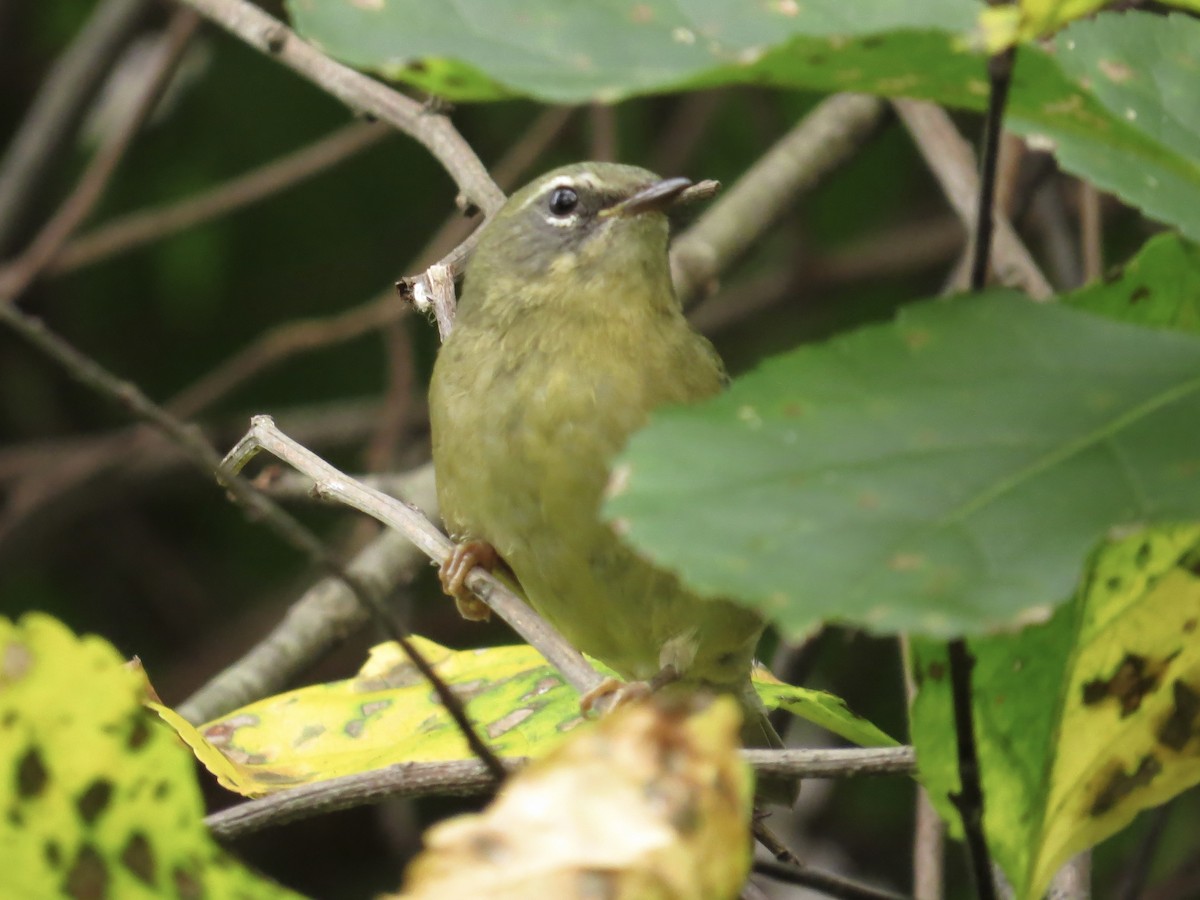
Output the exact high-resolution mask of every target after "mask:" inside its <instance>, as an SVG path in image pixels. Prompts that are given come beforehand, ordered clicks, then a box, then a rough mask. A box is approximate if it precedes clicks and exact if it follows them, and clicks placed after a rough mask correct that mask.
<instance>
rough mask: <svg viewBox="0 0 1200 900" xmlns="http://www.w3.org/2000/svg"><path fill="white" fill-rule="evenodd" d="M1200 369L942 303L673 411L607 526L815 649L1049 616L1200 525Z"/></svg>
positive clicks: (1115, 329)
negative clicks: (817, 627) (1163, 539)
mask: <svg viewBox="0 0 1200 900" xmlns="http://www.w3.org/2000/svg"><path fill="white" fill-rule="evenodd" d="M1159 287H1160V295H1166V294H1168V293H1169V292H1170V285H1169V284H1163V285H1160V286H1159ZM1197 373H1200V340H1197V339H1196V338H1194V337H1192V336H1190V335H1183V334H1177V333H1172V332H1166V331H1160V330H1151V329H1146V328H1140V327H1134V326H1131V325H1127V324H1123V323H1118V322H1113V321H1111V320H1106V319H1103V318H1100V317H1097V316H1093V315H1089V314H1086V313H1082V312H1079V311H1076V310H1072V309H1069V308H1065V307H1062V306H1054V305H1040V304H1034V303H1031V302H1029V301H1027V300H1025V299H1023V298H1019V297H1016V296H1013V295H1009V294H1003V293H991V294H985V295H980V296H978V297H972V298H962V299H957V300H953V301H949V302H945V301H940V302H929V303H922V304H918V305H914V306H911V307H908V308H907V309H905V310H904V311H902V313H901V314H900V316H899V317H898V318H897V320H896V322H894V323H891V324H885V325H875V326H870V327H867V328H862V329H860V330H858V331H856V332H853V333H850V334H847V335H844V336H841V337H838V338H835V339H834V340H832V341H830V342H828V343H827V344H824V345H819V346H810V347H803V348H801V349H799V350H796V351H793V352H791V353H789V354H786V355H783V356H780V357H777V358H775V359H772V360H769V361H768V362H766V363H765V364H764V365H762V366H761V367H760V368H759V369H757V370H756V371H754V372H751V373H750V374H748V375H746V376H744V377H742V378H739V379H737V380H736V381H735V382H734V384H733V386H732V387H731V389H730V390H729V391H728V392H726V393H725V394H723V395H721V396H719V397H716V398H713V399H712V400H711V401H708V402H706V403H703V404H699V405H696V406H691V407H686V408H675V409H670V410H665V411H663V412H661V413H660V414H658V415H656V416H655V417H654V419H653V421H652V422H651V425H650V426H649V427H648V428H647V429H645V430H644V431H642V432H640V433H638V434H636V435H635V436H634V438H633V439H632V441H631V442H630V444H629V447H628V449H627V451H626V453H625V454H624V457H623V460H622V463H621V464H622V465H623V466H624V467H625V468H626V469H627V470H628V471H627V472H626V473H625V474H626V475H627V476H628V477H627V478H623V479H622V481H623V483H624V484H625V485H626V487H625V490H624V492H623V493H620V494H619V495H617V496H615V497H614V498H612V499H611V500H610V502H609V505H608V507H607V514H608V515H610V516H611V517H615V518H618V519H620V520H621V525H622V527H623V528H624V529H625V532H624V533H626V534H627V536H628V538H629V540H631V541H632V543H634V544H635V545H636V546H637V547H638V548H639V549H640V550H642V551H643V552H645V553H646V554H647V555H648V556H650V557H651V558H652V559H654V560H656V561H657V562H658V563H660V564H662V565H664V566H666V567H668V568H670V569H673V570H677V571H679V572H680V574H681V576H682V578H683V579H684V581H685V582H686V583H688V584H689V585H690V586H691V587H693V588H694V589H696V590H697V591H700V592H701V593H705V594H709V595H714V596H728V597H736V598H738V599H740V600H743V601H745V602H746V603H747V604H748V605H751V606H754V607H757V608H758V609H760V610H761V611H762V612H763V613H765V614H766V615H768V616H769V617H771V618H772V619H773V620H775V621H776V622H777V623H778V624H779V625H780V626H782V627H783V628H784V629H785V630H786V631H787V632H789V633H791V634H794V635H800V634H803V633H805V632H806V631H807V630H808V629H809V628H811V627H812V626H813V625H814V624H815V623H817V622H819V621H822V620H826V619H836V620H841V621H847V622H851V623H854V624H857V625H860V626H862V627H865V628H867V629H869V630H872V631H877V632H889V631H914V632H918V633H925V634H930V635H936V636H942V637H948V636H952V635H958V634H962V633H979V632H983V631H987V630H989V629H993V628H997V627H1006V626H1012V625H1016V624H1019V623H1023V622H1029V621H1040V620H1044V619H1046V618H1048V616H1049V611H1050V609H1051V608H1052V606H1054V605H1055V604H1057V603H1060V602H1062V601H1063V600H1065V599H1066V598H1067V597H1068V596H1070V594H1071V592H1072V590H1073V589H1074V586H1075V584H1076V582H1077V579H1078V576H1079V570H1080V561H1081V560H1082V559H1083V558H1084V557H1085V556H1086V554H1087V553H1088V552H1089V550H1090V549H1091V548H1092V547H1093V546H1094V545H1095V544H1096V542H1097V541H1098V540H1099V539H1100V538H1101V537H1102V536H1103V535H1104V533H1105V532H1106V530H1107V529H1109V528H1110V527H1112V526H1116V525H1123V524H1129V523H1151V522H1155V521H1171V520H1183V519H1188V518H1197V517H1200V447H1198V446H1197V444H1196V441H1195V423H1196V422H1197V421H1200V375H1198V374H1197Z"/></svg>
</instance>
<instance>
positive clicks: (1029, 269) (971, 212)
mask: <svg viewBox="0 0 1200 900" xmlns="http://www.w3.org/2000/svg"><path fill="white" fill-rule="evenodd" d="M892 106H894V107H895V109H896V112H897V113H898V114H899V116H900V119H901V121H903V122H904V126H905V127H906V128H907V129H908V131H909V133H910V134H911V135H912V137H913V140H914V141H915V142H916V144H917V149H919V150H920V151H921V155H922V156H923V157H924V158H925V162H926V164H927V165H928V166H929V168H930V169H931V170H932V172H933V174H934V175H935V176H936V177H937V179H938V183H939V184H941V186H942V192H943V193H944V194H945V195H946V199H947V200H949V201H950V205H951V207H953V208H954V211H955V212H956V213H958V215H959V218H961V219H962V220H963V222H964V223H965V224H967V225H968V226H969V227H970V228H971V233H972V234H973V233H974V230H975V228H976V227H978V226H977V222H976V220H977V219H978V218H979V217H978V214H977V209H978V203H979V200H978V195H979V187H980V185H979V176H978V175H977V174H976V172H975V155H974V153H972V152H971V148H970V145H968V144H967V142H966V141H964V140H963V138H962V136H961V135H960V134H959V133H958V129H957V128H955V127H954V123H953V122H952V121H950V117H949V116H948V115H946V112H945V111H944V110H943V109H941V108H940V107H938V106H935V105H934V104H932V103H927V102H925V101H923V100H893V101H892ZM983 221H984V222H985V224H986V226H987V231H988V235H985V236H990V232H991V227H992V223H993V222H995V227H996V246H995V255H996V260H995V267H996V273H997V276H998V277H999V279H1000V281H1001V282H1002V283H1003V284H1012V285H1016V286H1018V287H1020V288H1021V289H1022V290H1024V291H1025V292H1026V293H1027V294H1029V296H1030V297H1033V298H1034V299H1035V300H1048V299H1049V298H1050V297H1051V296H1053V294H1054V289H1053V288H1052V287H1051V286H1050V283H1049V282H1048V281H1047V280H1046V276H1045V275H1043V274H1042V273H1041V271H1040V270H1039V269H1038V267H1037V264H1036V263H1035V262H1034V261H1033V257H1032V256H1030V254H1029V251H1028V250H1027V249H1026V248H1025V245H1024V244H1022V243H1021V239H1020V238H1019V237H1018V236H1017V233H1016V231H1014V230H1013V227H1012V224H1011V223H1010V222H1009V221H1008V219H1006V218H1004V217H1003V216H1001V215H1000V214H999V213H996V212H995V211H993V216H992V217H990V218H987V219H984V220H983Z"/></svg>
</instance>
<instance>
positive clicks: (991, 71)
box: [947, 48, 1016, 900]
mask: <svg viewBox="0 0 1200 900" xmlns="http://www.w3.org/2000/svg"><path fill="white" fill-rule="evenodd" d="M1015 55H1016V50H1015V49H1014V48H1009V49H1007V50H1004V51H1002V52H1000V53H998V54H995V55H993V56H991V57H990V58H989V59H988V80H989V82H990V90H989V92H988V110H987V118H986V119H985V121H984V128H983V148H982V149H981V151H980V159H981V163H980V167H981V175H980V177H979V195H978V197H977V198H976V201H975V208H976V210H977V212H978V218H977V221H976V224H975V233H974V240H973V241H972V246H971V260H972V262H971V290H972V292H974V293H978V292H980V291H982V290H983V289H984V287H985V286H986V284H987V277H988V272H989V271H990V268H991V265H990V259H991V250H992V224H993V222H994V221H995V201H996V196H995V194H996V160H997V157H998V156H999V154H1000V134H1001V132H1002V130H1003V127H1004V108H1005V104H1006V102H1007V100H1008V88H1009V85H1010V83H1011V81H1012V70H1013V62H1014V60H1015ZM947 649H948V651H949V661H950V696H951V703H952V704H953V708H954V736H955V741H956V743H957V749H958V782H959V786H958V791H957V792H956V793H953V794H951V795H950V800H951V802H952V803H953V804H954V806H955V807H956V808H957V810H958V815H959V818H960V819H962V826H963V836H964V838H965V840H966V843H967V851H968V854H969V858H970V863H971V872H972V875H973V877H974V881H975V892H976V896H978V897H979V900H994V898H995V896H996V882H995V880H994V878H993V875H992V858H991V854H990V853H989V851H988V843H987V834H986V832H985V831H984V824H983V822H984V796H983V783H982V776H981V773H980V771H979V748H978V744H977V742H976V736H975V709H974V705H973V700H972V692H971V672H972V670H973V669H974V668H975V657H974V656H972V655H971V651H970V649H969V648H968V646H967V642H966V640H965V639H964V638H957V639H956V640H953V641H950V643H949V645H948V648H947Z"/></svg>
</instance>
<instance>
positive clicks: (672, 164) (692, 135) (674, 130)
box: [650, 90, 729, 177]
mask: <svg viewBox="0 0 1200 900" xmlns="http://www.w3.org/2000/svg"><path fill="white" fill-rule="evenodd" d="M728 96H729V95H728V93H727V92H726V91H721V90H715V91H701V92H699V93H694V94H683V95H682V96H680V97H678V98H676V103H675V110H674V112H672V114H671V115H670V117H668V119H667V120H666V122H665V123H663V126H662V129H661V130H660V131H659V135H658V140H657V142H656V145H655V148H654V152H653V153H652V154H651V156H650V168H652V169H653V170H654V171H655V172H658V173H659V174H661V175H665V176H667V177H671V176H673V175H682V174H683V173H684V167H685V166H686V165H687V164H688V162H689V161H690V160H691V158H692V154H694V153H695V152H696V148H697V147H698V146H700V141H701V140H702V139H703V137H704V135H705V134H706V133H707V132H708V128H709V126H710V125H711V124H712V120H713V117H714V116H715V115H716V112H717V110H718V109H720V108H721V104H722V103H723V102H724V101H725V99H726V98H727V97H728Z"/></svg>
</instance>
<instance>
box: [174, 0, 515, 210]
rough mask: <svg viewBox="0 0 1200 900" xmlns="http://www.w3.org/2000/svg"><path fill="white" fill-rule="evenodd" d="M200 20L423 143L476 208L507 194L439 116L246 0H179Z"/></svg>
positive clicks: (496, 202) (490, 205) (491, 207)
mask: <svg viewBox="0 0 1200 900" xmlns="http://www.w3.org/2000/svg"><path fill="white" fill-rule="evenodd" d="M181 2H183V3H186V4H187V5H188V6H190V7H192V8H193V9H195V10H196V11H197V12H199V13H200V14H201V15H202V16H204V17H205V18H207V19H211V20H212V21H213V22H216V23H217V24H218V25H220V26H221V27H222V28H224V29H225V30H226V31H228V32H230V33H231V34H233V35H235V36H236V37H238V38H239V39H241V40H242V41H244V42H245V43H247V44H249V45H250V46H251V47H254V48H255V49H256V50H259V51H261V52H263V53H265V54H267V55H268V56H272V57H274V58H275V59H277V60H279V61H280V62H281V63H283V64H284V65H285V66H287V67H288V68H290V69H291V70H292V71H294V72H296V73H298V74H300V75H303V76H304V77H305V78H307V79H308V80H309V81H311V82H313V83H314V84H316V85H317V86H319V87H320V88H322V89H323V90H324V91H325V92H326V93H328V94H331V95H333V96H334V97H337V98H338V99H339V100H341V101H342V102H343V103H345V104H346V105H347V106H349V107H350V108H351V109H354V110H357V111H358V112H361V113H366V114H368V115H371V116H374V117H375V118H376V119H379V120H380V121H381V122H386V123H387V124H389V125H391V126H392V127H394V128H397V129H399V130H400V131H402V132H404V133H405V134H407V135H409V136H410V137H412V138H414V139H416V140H417V141H419V142H420V143H421V144H422V145H423V146H424V147H425V148H426V149H427V150H428V151H429V152H430V153H432V154H433V156H434V158H435V159H437V161H438V162H440V163H441V164H442V167H443V168H444V169H445V170H446V171H447V172H448V173H449V174H450V177H451V178H453V179H454V182H455V184H457V185H458V188H459V190H460V191H462V193H463V194H464V195H465V196H466V198H467V199H468V200H469V201H470V202H471V203H472V204H474V205H475V206H477V207H479V208H480V209H482V210H483V211H484V212H485V213H487V214H489V215H490V214H491V213H493V212H495V211H496V210H497V209H499V207H500V204H502V203H503V202H504V192H503V191H502V190H500V188H499V187H497V185H496V183H495V182H494V181H492V179H491V178H490V177H489V176H488V173H487V170H486V169H485V168H484V167H483V163H481V162H480V161H479V157H477V156H476V155H475V151H474V150H472V149H471V147H470V145H469V144H468V143H467V142H466V141H465V140H463V137H462V135H460V134H459V133H458V132H457V131H456V130H455V128H454V126H453V125H451V124H450V120H449V119H447V118H446V117H445V116H443V115H441V114H440V113H436V112H433V111H431V110H428V109H426V108H425V107H424V106H423V105H422V104H420V103H418V102H417V101H415V100H411V99H409V98H408V97H405V96H404V95H403V94H401V93H398V92H397V91H394V90H392V89H391V88H389V87H387V86H386V85H384V84H381V83H380V82H378V81H376V80H375V79H373V78H369V77H367V76H366V75H363V74H362V73H360V72H356V71H355V70H354V69H351V68H349V67H348V66H343V65H342V64H341V63H338V62H334V61H333V60H332V59H330V58H329V57H327V56H325V55H324V54H323V53H321V52H320V51H318V50H317V49H316V48H314V47H313V46H312V45H310V44H307V43H305V42H304V41H302V40H300V38H299V37H297V36H296V33H295V32H294V31H292V30H291V29H290V28H288V27H287V26H286V25H284V24H283V23H282V22H281V21H279V20H278V19H276V18H274V17H272V16H269V15H267V14H266V13H265V12H263V11H262V10H261V9H259V8H258V7H256V6H254V5H253V4H251V3H249V2H247V0H181Z"/></svg>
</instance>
